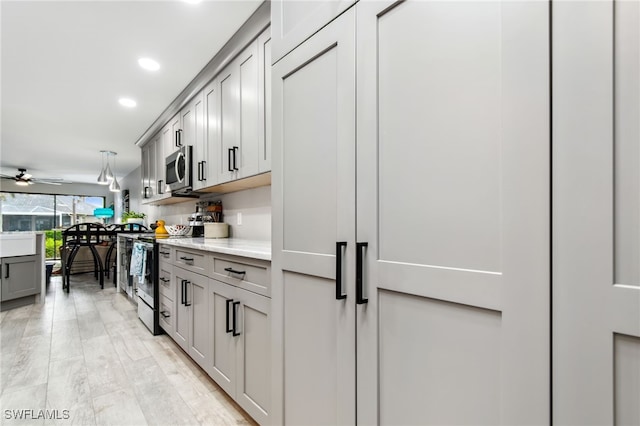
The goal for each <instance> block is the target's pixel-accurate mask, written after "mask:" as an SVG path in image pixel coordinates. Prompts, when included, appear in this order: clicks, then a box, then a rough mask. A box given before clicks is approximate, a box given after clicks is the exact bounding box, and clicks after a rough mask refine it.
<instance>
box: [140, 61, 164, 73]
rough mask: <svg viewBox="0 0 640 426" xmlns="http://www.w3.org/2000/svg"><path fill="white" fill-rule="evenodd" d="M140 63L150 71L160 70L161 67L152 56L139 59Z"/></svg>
mask: <svg viewBox="0 0 640 426" xmlns="http://www.w3.org/2000/svg"><path fill="white" fill-rule="evenodd" d="M138 65H140V66H141V67H142V68H144V69H145V70H148V71H158V70H159V69H160V64H159V63H157V62H156V61H154V60H153V59H151V58H140V59H138Z"/></svg>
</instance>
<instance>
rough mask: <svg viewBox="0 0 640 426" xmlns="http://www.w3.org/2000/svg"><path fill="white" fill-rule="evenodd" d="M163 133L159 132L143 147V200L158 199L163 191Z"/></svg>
mask: <svg viewBox="0 0 640 426" xmlns="http://www.w3.org/2000/svg"><path fill="white" fill-rule="evenodd" d="M162 148H163V146H162V134H161V133H158V134H157V135H156V136H154V137H153V138H152V139H151V140H150V141H149V142H147V144H146V145H145V146H143V147H142V167H141V169H142V193H141V196H142V202H143V203H149V202H151V201H154V200H157V199H158V198H159V197H160V196H161V195H162V192H163V188H161V185H162V182H163V179H164V166H163V164H164V160H160V159H161V157H162V155H163V151H162Z"/></svg>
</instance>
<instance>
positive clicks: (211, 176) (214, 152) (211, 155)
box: [202, 78, 222, 187]
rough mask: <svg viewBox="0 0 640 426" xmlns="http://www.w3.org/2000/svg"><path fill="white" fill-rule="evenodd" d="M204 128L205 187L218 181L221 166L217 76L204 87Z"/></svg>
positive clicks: (218, 85) (218, 84) (203, 177)
mask: <svg viewBox="0 0 640 426" xmlns="http://www.w3.org/2000/svg"><path fill="white" fill-rule="evenodd" d="M204 114H205V117H204V128H205V142H204V144H205V146H206V152H207V158H206V159H205V164H204V165H203V166H202V181H203V182H202V183H203V186H204V187H207V186H212V185H215V184H217V183H218V168H219V167H221V164H220V161H221V152H222V151H221V148H220V127H221V126H220V122H221V120H220V80H219V79H218V78H215V79H214V80H213V81H212V82H211V83H209V84H208V85H207V86H206V87H205V88H204Z"/></svg>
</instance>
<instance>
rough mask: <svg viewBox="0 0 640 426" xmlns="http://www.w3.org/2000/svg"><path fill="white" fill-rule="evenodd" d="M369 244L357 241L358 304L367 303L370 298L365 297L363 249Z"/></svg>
mask: <svg viewBox="0 0 640 426" xmlns="http://www.w3.org/2000/svg"><path fill="white" fill-rule="evenodd" d="M368 246H369V243H356V303H357V304H358V305H362V304H363V303H367V302H368V301H369V299H367V298H365V297H364V295H363V286H364V283H363V278H362V275H363V272H364V271H363V264H362V263H363V261H362V260H363V259H362V258H363V251H364V249H365V248H366V247H368Z"/></svg>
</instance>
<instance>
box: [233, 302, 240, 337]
mask: <svg viewBox="0 0 640 426" xmlns="http://www.w3.org/2000/svg"><path fill="white" fill-rule="evenodd" d="M239 305H240V302H233V335H234V336H239V335H240V332H239V331H236V327H237V326H238V323H237V319H238V318H237V317H236V315H237V311H238V310H237V309H236V306H239Z"/></svg>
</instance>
